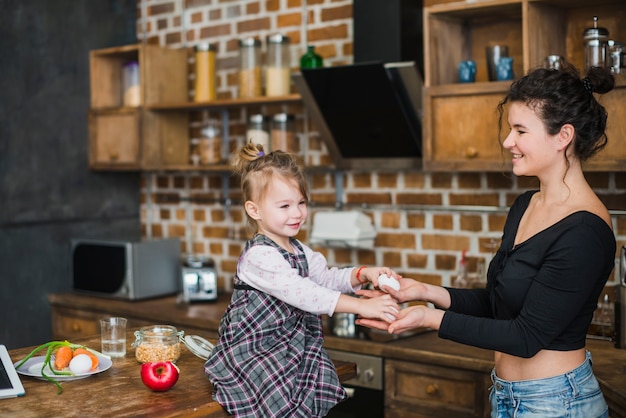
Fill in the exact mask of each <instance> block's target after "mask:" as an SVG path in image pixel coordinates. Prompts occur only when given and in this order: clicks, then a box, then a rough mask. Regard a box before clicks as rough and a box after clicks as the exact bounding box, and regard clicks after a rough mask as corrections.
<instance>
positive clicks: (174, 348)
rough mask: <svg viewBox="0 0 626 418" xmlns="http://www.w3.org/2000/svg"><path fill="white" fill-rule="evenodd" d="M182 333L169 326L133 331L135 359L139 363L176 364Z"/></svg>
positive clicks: (155, 326) (153, 326)
mask: <svg viewBox="0 0 626 418" xmlns="http://www.w3.org/2000/svg"><path fill="white" fill-rule="evenodd" d="M183 334H184V331H178V330H177V329H176V327H173V326H171V325H150V326H147V327H142V328H140V329H139V330H137V331H135V342H134V343H133V347H135V358H136V359H137V361H138V362H140V363H151V362H155V361H171V362H174V363H175V362H176V361H177V360H178V359H179V358H180V342H181V341H182V338H183Z"/></svg>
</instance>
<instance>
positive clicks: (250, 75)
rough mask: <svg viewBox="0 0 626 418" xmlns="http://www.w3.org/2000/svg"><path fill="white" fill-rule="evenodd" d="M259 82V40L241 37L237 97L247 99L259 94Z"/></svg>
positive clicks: (260, 91)
mask: <svg viewBox="0 0 626 418" xmlns="http://www.w3.org/2000/svg"><path fill="white" fill-rule="evenodd" d="M261 83H262V80H261V41H260V40H258V39H255V38H245V39H242V40H240V41H239V97H240V98H244V99H249V98H251V97H259V96H261V94H262V93H263V91H262V84H261Z"/></svg>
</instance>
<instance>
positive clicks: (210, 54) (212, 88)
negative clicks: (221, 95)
mask: <svg viewBox="0 0 626 418" xmlns="http://www.w3.org/2000/svg"><path fill="white" fill-rule="evenodd" d="M216 51H217V47H216V46H215V45H213V44H200V45H196V47H195V59H196V81H195V91H194V97H193V99H194V101H195V102H207V101H210V100H215V98H216V97H217V94H216V83H217V80H216V75H215V53H216Z"/></svg>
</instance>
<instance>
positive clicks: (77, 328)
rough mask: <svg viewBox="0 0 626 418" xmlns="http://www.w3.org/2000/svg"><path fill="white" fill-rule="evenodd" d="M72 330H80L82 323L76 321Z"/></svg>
mask: <svg viewBox="0 0 626 418" xmlns="http://www.w3.org/2000/svg"><path fill="white" fill-rule="evenodd" d="M72 331H73V332H80V324H77V323H76V322H74V323H73V324H72Z"/></svg>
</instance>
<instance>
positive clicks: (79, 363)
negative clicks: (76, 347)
mask: <svg viewBox="0 0 626 418" xmlns="http://www.w3.org/2000/svg"><path fill="white" fill-rule="evenodd" d="M89 370H91V357H89V356H88V355H87V354H79V355H77V356H75V357H74V358H73V359H72V360H71V361H70V371H71V372H72V373H74V374H80V373H86V372H88V371H89Z"/></svg>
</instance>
